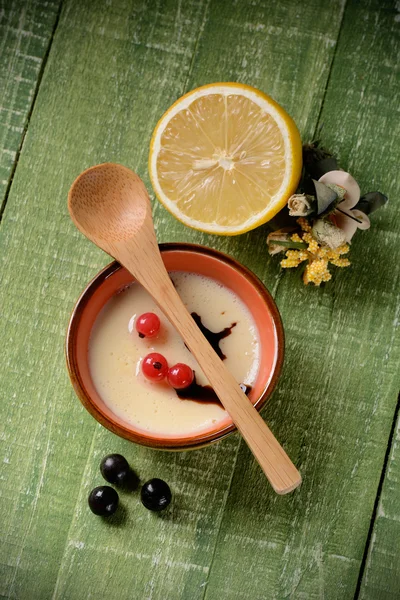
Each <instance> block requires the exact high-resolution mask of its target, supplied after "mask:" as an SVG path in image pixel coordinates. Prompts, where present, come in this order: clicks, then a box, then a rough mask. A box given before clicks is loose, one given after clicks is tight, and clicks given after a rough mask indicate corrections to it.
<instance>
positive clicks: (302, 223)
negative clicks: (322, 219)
mask: <svg viewBox="0 0 400 600" xmlns="http://www.w3.org/2000/svg"><path fill="white" fill-rule="evenodd" d="M297 222H298V224H299V225H300V227H301V228H302V230H303V231H311V225H310V224H309V222H308V221H307V219H305V218H304V217H300V218H299V219H297Z"/></svg>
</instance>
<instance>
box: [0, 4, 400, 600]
mask: <svg viewBox="0 0 400 600" xmlns="http://www.w3.org/2000/svg"><path fill="white" fill-rule="evenodd" d="M357 6H358V4H357V3H356V2H354V6H353V4H351V6H350V8H349V9H348V10H347V11H346V13H345V15H344V24H343V30H342V34H341V36H340V43H339V46H338V47H337V49H336V59H335V62H334V67H333V71H332V76H331V78H330V80H329V86H328V93H327V96H326V99H325V103H324V110H323V113H322V120H323V121H324V122H325V123H326V125H325V128H324V139H326V140H327V142H329V144H331V145H332V147H333V149H335V150H337V149H340V150H341V155H342V166H343V167H347V166H353V165H354V169H355V172H354V174H355V175H356V176H357V177H359V178H360V180H361V182H362V183H364V184H366V183H367V182H371V187H377V183H378V182H377V179H378V177H379V178H380V181H379V187H380V188H381V189H382V191H387V192H388V193H390V192H391V191H393V190H394V183H393V180H394V178H395V177H396V174H397V170H395V169H394V166H393V165H392V164H390V165H389V167H387V166H386V162H387V159H385V154H386V150H383V151H382V148H381V151H380V152H379V153H378V152H376V153H374V155H373V159H372V161H371V160H369V158H368V157H370V156H371V154H370V152H371V150H370V145H369V141H370V137H371V135H372V131H371V123H372V124H373V123H374V120H379V119H380V118H381V115H382V110H383V108H382V104H381V102H380V101H379V102H376V101H374V98H375V95H374V92H371V95H370V94H369V90H370V86H372V84H373V81H374V77H376V72H377V69H378V67H375V69H374V68H372V67H371V68H368V69H366V68H365V65H364V63H363V62H362V60H361V58H359V62H358V63H357V62H354V60H355V58H357V57H353V58H352V59H351V60H350V58H349V57H348V55H347V53H348V47H349V45H350V44H353V45H354V46H355V47H356V46H357V44H358V45H359V46H360V47H361V46H363V45H364V41H363V36H364V35H365V34H364V28H363V26H362V19H364V20H365V19H366V17H368V15H370V14H371V15H375V12H374V10H375V8H374V5H373V4H372V3H371V5H370V7H368V6H366V7H359V8H358V9H357ZM357 10H359V12H358V13H357ZM352 11H353V12H354V11H356V13H357V14H358V15H359V18H360V21H359V22H360V26H359V27H354V26H353V20H352V16H353V14H352ZM316 15H318V18H316ZM342 17H343V3H341V2H333V3H329V5H327V3H325V2H322V0H308V1H307V2H304V3H301V4H300V5H298V3H296V2H294V1H292V0H285V2H281V3H279V4H278V3H273V4H272V5H271V3H263V2H250V1H248V2H238V3H231V2H221V1H217V0H204V1H202V2H196V3H194V4H188V3H179V2H175V1H174V0H169V1H168V2H157V3H153V2H150V0H148V1H146V0H142V1H133V0H121V1H119V2H110V1H109V0H104V1H103V0H96V1H93V2H90V3H89V2H88V3H82V2H80V1H79V0H69V1H67V2H66V4H65V6H64V8H63V11H62V14H61V18H60V22H59V26H58V29H57V34H56V36H55V39H54V42H53V45H52V48H51V52H50V56H49V61H48V66H47V68H46V71H45V74H44V78H43V81H42V84H41V87H40V90H39V95H38V98H37V102H36V105H35V109H34V112H33V115H32V119H31V122H30V125H29V129H28V133H27V136H26V141H25V144H24V146H23V149H22V153H21V157H20V160H19V164H18V167H17V170H16V173H15V178H14V181H13V184H12V188H11V192H10V196H9V201H8V203H7V207H6V211H5V213H4V219H3V223H2V228H1V229H0V250H1V253H0V256H1V261H2V269H1V273H2V282H1V283H2V284H1V287H0V306H1V307H2V319H1V320H0V338H1V339H2V340H3V339H4V340H6V344H2V346H1V350H0V377H1V380H2V387H1V392H0V393H1V395H2V403H1V407H0V411H1V418H0V423H2V424H4V425H5V427H4V430H3V431H2V432H1V437H0V441H1V452H2V454H1V455H0V456H2V457H4V458H3V460H4V467H5V468H4V476H3V478H2V480H1V482H0V491H1V494H2V503H1V509H0V510H1V513H2V515H6V516H5V517H0V527H1V530H0V538H1V539H2V540H4V541H3V544H2V546H1V548H0V553H1V554H0V561H1V572H0V595H2V596H4V597H6V598H7V597H10V598H18V599H25V598H26V599H29V600H32V599H36V598H40V599H42V598H51V597H53V598H58V599H60V598H64V599H68V600H74V599H77V600H78V599H79V600H80V599H81V598H82V597H89V594H91V595H93V596H97V595H99V593H102V594H108V595H109V596H110V597H115V596H117V595H118V597H119V598H121V600H123V599H125V598H126V599H128V598H129V599H131V598H138V599H142V598H152V599H153V600H158V599H161V598H171V599H173V600H175V599H178V598H182V599H183V598H187V599H190V600H195V599H204V598H205V599H206V600H213V599H215V600H216V599H217V598H218V599H220V598H224V599H225V598H226V599H228V600H230V599H235V600H236V599H240V598H249V597H254V598H256V599H257V600H261V599H262V600H270V599H275V598H276V599H277V600H282V599H283V598H292V599H294V600H297V599H303V598H304V599H306V598H307V599H308V598H326V599H331V598H332V599H333V598H337V599H340V600H346V599H347V598H349V599H350V598H353V594H354V590H355V586H356V582H357V577H358V572H359V566H360V561H361V557H362V554H363V551H364V546H365V541H366V536H367V531H368V528H369V521H370V516H371V512H372V505H373V502H374V498H375V493H376V488H377V482H378V480H379V476H380V469H381V466H382V461H383V456H384V453H385V450H386V445H387V437H388V434H389V430H390V425H391V419H392V417H393V412H394V404H395V402H394V396H393V390H394V386H395V368H394V367H395V365H396V360H398V354H399V353H398V347H396V346H395V345H394V338H393V330H392V323H393V318H394V306H395V290H396V288H395V284H396V277H398V270H397V271H396V269H397V268H398V267H397V262H396V257H395V248H396V236H395V234H394V233H393V231H394V230H393V226H394V223H395V217H396V205H395V204H394V203H392V204H391V205H389V206H388V207H387V208H385V209H384V210H383V211H382V213H381V214H380V215H377V216H375V215H374V216H373V217H372V219H373V223H374V225H373V226H374V229H373V230H372V231H371V232H369V233H366V234H360V237H359V238H357V240H356V241H355V243H354V244H353V247H352V259H353V263H354V265H355V266H354V267H353V268H352V269H351V270H349V271H347V272H343V273H338V274H337V276H336V277H335V279H334V281H333V282H331V283H330V284H328V285H327V286H326V287H325V288H324V289H321V290H316V289H313V288H305V287H303V286H302V284H301V282H300V280H299V278H298V276H297V274H296V273H294V272H293V273H285V274H284V276H282V274H281V273H280V270H279V267H278V261H277V260H274V259H271V258H270V257H268V255H267V252H266V248H265V237H266V229H265V228H261V229H259V230H257V231H255V232H253V233H250V234H246V235H244V236H241V237H238V238H234V239H226V238H217V237H213V236H206V235H203V234H201V233H198V232H194V231H192V230H188V229H186V228H184V227H183V226H182V225H180V224H179V223H177V222H176V221H175V220H174V219H173V218H172V217H170V216H169V215H168V214H167V213H166V212H165V211H164V209H163V208H162V207H160V206H159V205H158V204H156V207H155V220H156V226H157V232H158V236H159V239H160V241H172V240H177V239H180V240H187V241H197V242H200V243H207V244H208V245H211V246H214V247H218V248H220V249H222V250H225V251H228V252H230V253H232V254H234V255H235V256H236V257H238V258H239V260H242V261H243V262H245V263H246V264H247V265H249V266H250V267H251V268H252V269H253V270H254V271H255V272H257V274H258V275H260V276H261V277H262V279H263V281H264V282H265V283H266V285H267V286H268V287H269V288H270V289H271V291H273V292H274V294H275V296H276V298H277V302H278V304H279V307H280V309H281V312H282V317H283V321H284V325H285V329H286V334H287V354H286V365H285V371H284V375H283V377H282V380H281V382H280V384H279V387H278V389H277V391H276V393H275V394H274V397H273V399H272V400H271V404H270V406H269V408H267V410H266V411H265V413H264V414H265V415H266V417H267V418H268V421H269V422H270V424H271V426H272V428H273V430H274V431H275V432H276V433H277V435H278V437H279V438H280V439H281V441H282V442H283V443H284V444H285V446H286V448H287V449H288V451H289V453H290V454H291V456H292V457H293V459H294V460H295V462H296V463H297V464H298V465H299V466H300V468H301V470H302V473H303V477H304V484H303V486H302V487H301V489H299V490H298V491H297V492H295V494H293V495H291V496H289V497H284V498H282V497H277V496H275V495H274V494H273V493H272V492H271V490H270V489H269V487H268V485H267V484H266V482H265V480H264V479H263V477H262V475H261V473H260V471H259V469H258V467H257V466H256V465H255V463H254V461H253V460H252V458H251V456H250V455H249V452H248V451H247V449H246V448H245V446H244V444H243V443H241V442H240V440H239V437H238V436H236V435H235V436H232V437H231V438H229V439H228V440H226V441H224V442H222V443H220V444H218V445H215V446H213V447H210V448H208V449H205V450H201V451H195V452H192V453H185V454H167V453H157V452H155V451H150V450H146V449H143V448H139V447H135V446H133V445H130V444H129V443H127V442H125V441H123V440H119V439H118V438H116V437H115V436H113V435H112V434H111V433H109V432H107V431H105V430H103V429H102V428H101V427H100V426H98V425H97V424H96V423H95V422H94V421H93V420H92V419H91V418H90V417H89V416H88V415H87V414H86V413H85V411H84V409H83V408H81V407H80V405H79V403H78V401H77V399H76V398H75V396H74V394H73V392H72V390H71V388H70V385H69V382H68V379H67V375H66V371H65V366H64V360H63V339H64V331H65V325H66V323H67V320H68V316H69V311H70V310H71V308H72V306H73V303H74V300H75V298H76V297H77V295H78V294H79V292H80V290H81V289H82V287H83V286H84V285H85V283H86V282H87V281H88V279H89V278H90V277H91V276H92V275H93V274H94V273H95V272H96V270H98V269H99V268H100V266H102V265H103V264H105V262H106V261H107V258H106V257H105V255H104V254H103V253H102V252H100V251H99V250H97V249H95V248H93V247H92V246H91V245H90V244H89V243H88V242H87V241H86V240H85V239H83V238H82V236H81V235H80V234H79V233H78V232H77V231H76V230H75V229H74V228H73V226H72V224H71V222H70V220H69V217H68V214H67V210H66V205H65V200H66V195H67V191H68V188H69V186H70V184H71V182H72V181H73V179H74V177H75V176H76V175H77V174H78V173H79V172H80V171H81V170H82V169H84V168H85V167H88V166H90V165H92V164H95V163H97V162H101V161H104V160H111V161H113V160H114V161H118V162H122V163H124V164H126V165H127V166H130V167H132V168H134V169H135V170H137V171H138V172H139V174H140V175H141V176H143V178H144V179H145V181H146V182H147V183H148V175H147V165H146V162H147V153H148V143H149V139H150V136H151V132H152V129H153V127H154V125H155V123H156V120H157V118H158V117H159V116H161V114H162V113H163V111H164V110H165V109H166V108H167V107H168V106H169V105H170V104H171V103H172V101H173V100H175V99H176V98H177V97H178V96H179V95H181V94H182V93H183V92H185V91H187V90H188V89H190V88H192V87H194V86H195V85H198V84H201V83H205V82H207V81H212V80H217V79H223V80H229V79H232V80H241V81H244V82H246V83H252V84H253V85H256V86H258V87H260V88H261V89H263V90H264V91H266V92H269V93H271V94H272V95H274V96H275V97H276V99H277V100H278V101H280V102H282V104H283V105H284V106H285V107H286V108H287V109H288V110H289V111H290V112H291V113H292V114H293V116H294V117H295V119H296V120H297V122H298V123H299V125H300V127H301V129H302V132H303V134H304V135H306V136H307V137H311V136H312V133H313V131H314V129H315V127H316V125H317V119H318V115H319V111H320V107H321V104H322V102H323V99H324V94H325V87H326V84H327V80H328V75H329V72H330V67H331V62H332V59H333V57H334V52H335V42H336V39H337V37H338V35H339V30H340V27H341V22H342ZM374 18H375V17H374V16H371V20H372V21H373V19H374ZM384 37H385V36H383V38H384ZM353 38H354V39H353ZM367 46H368V49H369V55H368V56H369V58H368V61H367V62H368V64H369V65H372V64H375V65H378V64H380V62H379V61H380V60H381V58H382V56H385V57H386V59H387V60H388V61H389V63H391V64H394V61H393V49H392V46H391V45H390V44H388V43H387V40H386V46H385V48H384V49H383V50H382V48H381V47H380V46H378V47H377V48H374V46H371V45H370V44H367ZM385 52H387V55H386V54H385ZM351 77H353V79H354V81H356V82H358V83H359V84H360V85H361V86H362V85H364V86H365V92H364V99H366V102H365V111H363V112H362V113H361V112H360V111H359V95H357V93H348V94H347V95H346V94H344V93H343V94H339V95H338V90H341V89H345V90H346V89H347V88H348V81H349V78H351ZM361 77H363V79H361ZM358 78H359V79H358ZM360 82H361V83H360ZM381 93H382V94H386V96H384V101H383V104H385V102H386V103H387V108H385V110H386V113H385V114H386V117H385V119H386V122H388V123H389V122H390V123H392V124H393V127H394V124H395V121H394V110H393V106H392V104H391V102H393V101H394V100H392V97H394V94H393V86H392V89H391V90H389V89H385V90H383V91H382V92H381ZM342 118H344V119H345V122H346V129H344V128H342V127H338V124H340V123H341V122H342ZM382 122H383V119H382ZM383 130H384V129H383V125H381V128H380V131H381V132H383ZM356 136H357V140H358V142H359V146H358V149H357V155H356V156H354V160H353V156H352V154H351V152H350V150H351V147H352V145H353V143H354V139H355V137H356ZM358 142H357V143H358ZM372 167H373V168H374V169H375V175H374V181H373V182H372V181H371V168H372ZM373 184H374V185H373ZM375 184H376V185H375ZM385 261H387V262H385ZM383 265H385V268H383ZM366 290H368V293H366ZM383 294H384V302H382V301H381V299H382V295H383ZM378 302H379V306H380V308H381V310H380V312H379V313H378V312H377V311H376V305H377V304H378ZM382 365H383V366H382ZM110 451H117V452H118V451H120V452H122V453H124V454H125V455H126V456H127V458H128V459H129V460H130V462H131V463H132V465H133V466H134V467H135V468H136V469H137V471H138V473H139V475H140V476H141V478H142V480H145V479H147V478H149V477H152V476H160V477H164V478H165V479H166V480H167V481H168V482H169V483H170V484H171V487H172V489H173V491H174V502H173V505H172V506H171V508H170V509H169V510H168V511H167V512H166V513H165V514H162V515H159V516H157V515H154V514H150V513H148V512H147V511H145V510H144V509H143V508H142V507H141V505H140V503H139V502H138V496H137V494H132V495H127V494H121V501H122V504H123V507H124V508H123V510H122V511H121V512H120V513H119V516H116V517H115V519H114V520H112V521H109V522H105V521H102V520H101V519H98V518H95V517H94V516H93V515H91V514H90V513H89V511H88V508H87V505H86V496H87V494H88V491H89V490H90V488H91V487H93V486H94V485H98V484H99V483H100V482H101V476H100V473H99V471H98V464H99V461H100V458H101V457H102V455H103V454H105V453H108V452H110Z"/></svg>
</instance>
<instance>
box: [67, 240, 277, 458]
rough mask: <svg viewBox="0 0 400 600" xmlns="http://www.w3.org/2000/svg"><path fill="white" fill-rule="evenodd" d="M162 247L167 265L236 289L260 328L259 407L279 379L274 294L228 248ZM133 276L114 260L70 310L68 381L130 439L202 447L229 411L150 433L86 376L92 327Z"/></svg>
mask: <svg viewBox="0 0 400 600" xmlns="http://www.w3.org/2000/svg"><path fill="white" fill-rule="evenodd" d="M160 250H161V255H162V258H163V261H164V264H165V266H166V268H167V270H169V271H187V272H194V273H199V274H201V275H205V276H207V277H212V278H213V279H216V280H217V281H219V282H220V283H221V284H223V285H224V286H226V287H227V288H230V289H231V290H232V291H233V292H234V293H235V294H237V296H239V297H240V298H241V300H242V301H243V302H244V303H245V304H246V306H247V307H248V309H249V310H250V312H251V314H252V316H253V319H254V322H255V323H256V325H257V329H258V334H259V339H260V348H261V360H260V369H259V373H258V376H257V380H256V381H255V383H254V385H253V388H252V390H251V392H250V394H249V398H250V400H251V401H252V402H253V404H254V406H255V407H256V408H257V410H260V409H261V408H262V406H264V404H265V402H266V401H267V399H268V398H269V396H270V395H271V393H272V391H273V389H274V387H275V385H276V383H277V380H278V377H279V374H280V371H281V367H282V362H283V355H284V335H283V328H282V322H281V319H280V315H279V312H278V309H277V307H276V304H275V302H274V300H273V298H272V296H271V295H270V293H269V292H268V291H267V290H266V288H265V287H264V285H263V284H262V283H261V281H260V280H259V279H258V278H257V277H256V276H255V275H254V274H253V273H252V272H251V271H249V270H248V269H247V268H245V267H244V266H243V265H241V264H240V263H238V262H237V261H236V260H234V259H233V258H231V257H230V256H227V255H226V254H222V253H221V252H218V251H216V250H212V249H211V248H206V247H203V246H198V245H193V244H184V243H176V244H160ZM133 281H134V279H133V277H132V275H131V274H130V273H129V272H128V271H127V270H126V269H125V268H123V267H121V265H120V264H119V263H117V262H115V261H114V262H112V263H111V264H109V265H108V266H107V267H105V268H104V269H103V270H102V271H100V273H98V275H96V277H95V278H94V279H93V280H92V281H91V282H90V283H89V284H88V286H87V287H86V289H85V290H84V291H83V293H82V294H81V296H80V298H79V299H78V301H77V303H76V305H75V308H74V310H73V312H72V315H71V319H70V322H69V326H68V331H67V339H66V358H67V366H68V371H69V375H70V378H71V381H72V385H73V386H74V389H75V391H76V393H77V395H78V397H79V399H80V400H81V402H82V404H83V405H84V407H85V408H86V409H87V410H88V411H89V412H90V414H91V415H92V416H93V417H94V418H95V419H96V420H97V421H98V422H99V423H101V424H102V425H104V427H106V428H107V429H109V430H110V431H112V432H113V433H115V434H117V435H119V436H121V437H123V438H126V439H128V440H131V441H132V442H135V443H138V444H142V445H145V446H150V447H152V448H157V449H162V450H189V449H191V448H198V447H202V446H205V445H207V444H209V443H211V442H215V441H218V440H220V439H222V438H223V437H225V436H226V435H228V434H229V433H232V432H233V431H236V427H235V426H234V424H233V423H232V420H231V419H230V418H229V417H227V418H226V419H225V420H224V421H220V422H219V423H218V424H216V425H215V426H214V428H209V429H207V430H202V431H200V432H196V433H191V434H182V435H181V436H177V435H173V436H172V435H171V436H169V435H168V436H167V435H159V434H152V433H149V432H144V431H143V430H140V429H139V428H138V429H135V427H134V426H132V425H130V424H128V423H126V422H124V421H123V420H122V419H120V418H119V417H117V416H116V415H115V414H113V413H112V411H111V410H110V409H109V408H108V407H107V406H106V405H105V404H104V402H103V401H102V399H101V397H100V396H99V394H98V393H97V391H96V389H95V387H94V385H93V382H92V379H91V376H90V370H89V364H88V344H89V337H90V332H91V329H92V327H93V324H94V322H95V320H96V317H97V315H98V314H99V312H100V311H101V309H102V308H103V306H104V305H105V303H106V302H107V301H108V300H109V299H110V298H111V296H113V295H114V294H115V293H117V292H118V291H119V290H120V289H121V288H123V287H125V286H126V285H129V284H130V283H132V282H133Z"/></svg>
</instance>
